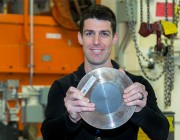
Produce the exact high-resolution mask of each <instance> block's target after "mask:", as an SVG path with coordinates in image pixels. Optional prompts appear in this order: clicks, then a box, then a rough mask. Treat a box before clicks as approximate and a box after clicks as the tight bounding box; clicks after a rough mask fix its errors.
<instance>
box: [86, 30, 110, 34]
mask: <svg viewBox="0 0 180 140" xmlns="http://www.w3.org/2000/svg"><path fill="white" fill-rule="evenodd" d="M85 32H94V30H84V33H85ZM99 32H108V33H111V32H110V31H109V30H100V31H99Z"/></svg>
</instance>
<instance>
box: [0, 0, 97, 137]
mask: <svg viewBox="0 0 180 140" xmlns="http://www.w3.org/2000/svg"><path fill="white" fill-rule="evenodd" d="M4 1H6V2H7V0H4ZM9 2H12V1H9ZM22 2H23V9H22V11H23V13H21V14H17V13H10V12H9V11H10V10H11V8H12V5H11V4H12V3H9V4H8V3H4V5H3V12H1V13H0V81H6V80H8V79H17V80H19V88H18V92H21V91H22V86H25V85H31V86H35V85H51V84H52V82H53V81H54V80H55V79H58V78H60V77H62V76H64V75H67V74H69V73H70V72H72V71H74V70H76V69H77V67H78V65H79V64H80V63H82V61H83V54H82V48H81V46H80V45H79V43H78V41H77V31H78V25H77V24H76V22H74V21H73V18H72V17H73V16H72V15H71V13H70V9H71V8H72V7H70V5H69V3H68V1H67V0H62V1H60V0H49V3H50V12H48V13H46V14H44V13H43V14H42V13H41V14H34V13H33V15H31V13H30V8H29V7H30V1H29V0H24V1H22ZM73 2H74V7H76V8H77V9H76V10H77V13H78V14H81V11H80V10H81V8H82V7H80V6H79V7H77V0H74V1H73ZM81 2H82V1H81ZM96 2H97V3H100V0H97V1H96ZM9 102H10V105H11V106H14V104H15V103H13V101H12V102H11V101H9ZM20 113H21V111H20ZM19 116H20V114H19ZM19 123H20V122H19ZM19 127H20V128H19V129H22V127H23V124H21V123H20V125H19ZM39 135H40V132H39Z"/></svg>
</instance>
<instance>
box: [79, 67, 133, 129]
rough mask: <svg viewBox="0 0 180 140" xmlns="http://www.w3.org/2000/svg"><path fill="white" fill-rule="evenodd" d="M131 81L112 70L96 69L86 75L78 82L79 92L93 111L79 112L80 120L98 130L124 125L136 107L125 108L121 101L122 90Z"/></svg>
mask: <svg viewBox="0 0 180 140" xmlns="http://www.w3.org/2000/svg"><path fill="white" fill-rule="evenodd" d="M132 83H133V82H132V81H131V79H130V78H129V77H128V76H127V75H126V74H124V73H123V72H120V71H119V70H117V69H114V68H108V67H103V68H98V69H95V70H93V71H91V72H89V73H87V74H86V75H85V76H84V77H83V78H82V79H81V81H80V82H79V84H78V86H77V88H78V89H79V90H81V91H82V92H83V93H84V94H85V97H87V98H89V100H90V102H92V103H95V111H93V112H81V113H80V115H81V117H82V119H83V120H84V121H85V122H87V123H88V124H90V125H91V126H93V127H95V128H99V129H114V128H117V127H119V126H121V125H123V124H124V123H126V122H127V121H128V120H129V119H130V118H131V116H132V115H133V113H134V111H135V108H136V106H126V104H125V103H124V101H123V94H124V89H125V88H126V87H128V86H129V85H131V84H132Z"/></svg>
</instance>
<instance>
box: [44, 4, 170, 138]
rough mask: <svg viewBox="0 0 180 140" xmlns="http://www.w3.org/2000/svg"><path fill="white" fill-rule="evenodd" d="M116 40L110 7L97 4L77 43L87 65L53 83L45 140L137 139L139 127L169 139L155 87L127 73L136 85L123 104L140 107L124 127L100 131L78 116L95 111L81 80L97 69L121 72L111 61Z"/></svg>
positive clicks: (88, 14)
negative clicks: (81, 90)
mask: <svg viewBox="0 0 180 140" xmlns="http://www.w3.org/2000/svg"><path fill="white" fill-rule="evenodd" d="M117 40H118V37H117V33H116V18H115V15H114V13H113V12H112V11H111V10H110V9H109V8H108V7H106V6H102V5H95V6H91V7H89V8H88V9H86V11H84V12H83V14H82V16H81V20H80V32H79V33H78V41H79V43H80V44H81V45H82V46H83V51H84V56H85V57H84V63H83V64H82V65H80V66H79V68H78V70H77V71H75V72H73V73H72V74H70V75H68V76H66V77H64V78H62V79H59V80H56V81H55V82H54V83H53V84H52V86H51V88H50V91H49V96H48V104H47V108H46V119H45V120H44V122H43V124H42V128H41V131H42V135H43V138H44V140H96V139H102V140H137V133H138V129H139V127H141V128H142V129H143V130H144V132H145V133H146V134H147V135H148V136H149V138H150V139H152V140H166V139H167V136H168V131H169V123H168V121H167V119H166V117H164V115H163V114H162V112H161V111H160V109H159V108H158V106H157V102H156V97H155V93H154V90H153V88H152V87H151V85H150V84H149V83H148V81H147V80H145V79H144V78H143V77H142V76H135V75H132V74H130V73H128V72H125V73H126V75H127V76H129V77H130V78H131V80H132V81H133V84H132V85H130V86H129V87H127V88H126V89H125V90H124V94H123V98H124V102H125V103H126V105H127V106H134V105H136V106H137V107H136V110H135V113H134V114H133V116H132V117H131V118H130V119H129V120H128V121H127V122H126V123H125V124H124V125H122V126H120V127H118V128H115V129H111V130H98V131H97V129H96V128H94V127H92V126H90V125H88V124H87V123H85V122H84V121H83V120H82V118H81V116H80V115H79V113H80V112H83V111H94V110H95V104H93V103H90V102H89V99H87V98H85V97H84V96H83V93H82V92H80V91H79V90H78V89H77V88H76V87H77V85H78V83H79V81H80V80H81V78H82V77H83V76H85V74H86V73H88V72H90V71H92V70H94V69H96V68H100V67H112V68H115V69H119V65H118V64H117V63H116V62H114V61H113V60H111V58H110V54H111V50H112V46H114V45H115V44H116V43H117ZM120 70H121V71H122V69H120ZM97 132H98V133H97Z"/></svg>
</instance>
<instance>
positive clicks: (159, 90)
mask: <svg viewBox="0 0 180 140" xmlns="http://www.w3.org/2000/svg"><path fill="white" fill-rule="evenodd" d="M117 1H118V0H113V1H110V0H102V4H104V5H107V6H109V7H110V8H112V9H113V10H114V11H116V2H117ZM138 2H139V1H138ZM150 2H151V3H150V4H151V9H150V10H151V12H150V13H151V22H155V21H157V20H160V19H163V18H162V17H161V18H160V17H156V15H155V11H156V3H157V2H164V0H156V1H150ZM169 2H170V1H169ZM138 7H140V5H139V3H138ZM117 10H118V9H117ZM139 11H140V8H138V13H140V12H139ZM146 11H147V9H146V6H145V5H144V16H145V15H146V13H145V12H146ZM139 15H140V14H138V18H139ZM144 19H145V20H146V17H144ZM118 26H119V27H120V32H119V39H120V40H122V37H123V35H124V33H125V30H126V29H125V28H124V26H123V25H122V24H120V25H118ZM139 27H140V25H139V19H138V25H137V27H136V30H137V31H138V30H139ZM179 27H180V24H179ZM178 30H179V31H180V29H178ZM137 37H138V44H139V46H140V49H141V51H142V52H143V54H144V55H145V56H147V53H148V50H149V47H151V46H154V45H155V44H156V36H155V35H150V36H148V37H147V38H144V37H141V36H140V35H139V34H137ZM174 50H175V51H176V52H177V51H180V33H178V38H177V39H176V40H175V43H174ZM129 56H131V57H129ZM124 59H125V61H124V65H125V69H126V70H128V71H130V72H133V73H135V74H142V73H141V71H140V67H139V64H138V61H137V57H136V51H135V49H134V43H133V42H132V41H131V42H129V44H128V46H127V49H126V51H125V54H124ZM175 63H176V64H178V65H180V53H175ZM160 71H161V69H160V67H158V66H156V69H155V70H152V71H150V72H149V75H151V76H155V75H158V74H159V73H160ZM150 83H151V84H152V86H153V88H154V90H155V92H156V96H157V99H158V106H159V107H160V109H161V110H162V111H173V112H175V140H179V139H180V133H178V132H180V109H178V107H179V105H180V93H179V92H180V86H179V85H180V68H178V67H176V68H175V83H174V90H173V92H172V104H171V107H169V108H164V77H162V78H160V79H159V80H157V81H155V82H152V81H150Z"/></svg>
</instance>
